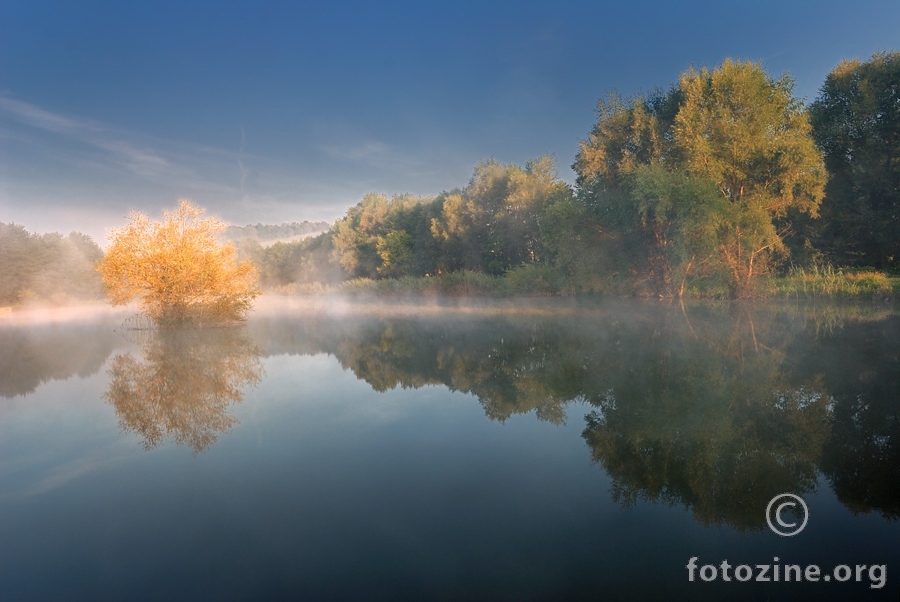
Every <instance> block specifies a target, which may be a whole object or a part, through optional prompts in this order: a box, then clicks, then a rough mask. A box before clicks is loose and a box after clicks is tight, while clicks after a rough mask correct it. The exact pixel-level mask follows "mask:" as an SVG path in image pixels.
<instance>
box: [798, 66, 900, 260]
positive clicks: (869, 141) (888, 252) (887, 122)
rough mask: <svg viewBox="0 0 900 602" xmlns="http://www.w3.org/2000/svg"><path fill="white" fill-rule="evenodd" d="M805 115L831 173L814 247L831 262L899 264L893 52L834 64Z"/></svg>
mask: <svg viewBox="0 0 900 602" xmlns="http://www.w3.org/2000/svg"><path fill="white" fill-rule="evenodd" d="M810 115H811V121H812V126H813V136H814V137H815V140H816V143H817V144H818V145H819V148H820V149H821V150H822V152H823V154H824V155H825V163H826V165H827V167H828V171H829V173H830V175H831V178H830V180H829V182H828V186H827V188H826V195H825V200H824V201H823V203H822V215H823V218H824V219H823V223H822V227H821V229H820V231H819V232H818V233H814V242H815V244H816V246H817V247H819V248H820V249H822V250H823V251H825V252H826V254H828V255H830V256H831V257H833V258H834V259H835V260H836V261H837V262H839V263H844V264H856V265H870V266H875V267H882V268H884V267H896V266H897V265H900V52H880V53H878V54H875V55H873V56H872V58H871V59H870V60H868V61H866V62H861V61H859V60H858V59H855V60H852V61H842V62H841V64H839V65H838V66H837V67H835V68H834V70H833V71H832V72H831V73H830V74H829V75H828V77H827V78H826V79H825V84H824V85H823V86H822V90H821V93H820V94H819V97H818V98H817V99H816V101H815V102H813V103H812V105H811V106H810ZM815 234H817V235H815Z"/></svg>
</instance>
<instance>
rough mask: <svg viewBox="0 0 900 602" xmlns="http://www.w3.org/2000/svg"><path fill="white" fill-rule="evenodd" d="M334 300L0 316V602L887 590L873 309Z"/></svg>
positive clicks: (893, 344)
mask: <svg viewBox="0 0 900 602" xmlns="http://www.w3.org/2000/svg"><path fill="white" fill-rule="evenodd" d="M324 307H325V309H323V307H319V308H310V307H306V306H291V307H289V306H284V307H281V308H279V307H269V308H268V309H264V310H261V311H259V312H257V313H256V314H255V315H254V316H253V317H252V318H251V320H250V321H249V323H248V324H247V325H246V326H243V327H238V328H220V329H207V330H187V331H180V332H172V331H161V332H153V331H128V330H124V329H123V328H121V322H122V317H121V316H115V317H114V316H107V317H102V316H101V317H95V318H91V319H80V320H72V321H65V322H51V323H47V322H40V323H33V324H23V323H15V322H12V321H8V322H7V323H5V324H3V323H0V600H50V599H52V600H182V599H183V600H204V599H208V600H262V599H279V598H282V599H305V600H344V599H360V600H396V599H439V600H459V599H486V600H530V599H540V600H543V599H546V600H563V599H573V600H644V599H646V600H707V599H708V600H716V599H723V598H728V599H733V600H745V599H746V600H766V599H769V600H773V601H774V600H845V599H860V600H865V599H873V600H876V599H885V600H896V599H897V598H898V589H900V547H898V544H900V526H898V524H897V522H896V520H897V518H898V517H900V317H898V315H897V314H896V313H895V312H894V311H893V310H892V309H891V308H890V307H881V306H834V305H805V306H795V305H774V304H756V305H747V306H744V305H697V306H688V307H685V308H682V307H680V306H677V305H674V306H673V305H665V304H663V305H660V304H655V303H654V304H642V303H631V304H605V305H585V304H581V305H578V304H572V303H550V304H541V305H535V304H528V305H518V306H514V305H510V306H504V307H496V306H492V307H482V308H478V309H459V308H425V309H424V310H423V311H414V310H413V309H411V308H408V307H393V308H387V309H374V308H372V307H357V308H354V309H352V310H347V309H343V310H340V311H337V310H335V308H334V307H331V308H330V309H329V307H328V304H325V306H324ZM388 310H389V311H388ZM781 493H793V494H796V495H797V496H800V497H802V499H803V500H805V503H806V504H807V506H808V508H809V514H808V516H809V519H808V524H807V526H806V528H805V529H804V530H803V531H802V532H800V533H799V534H797V535H795V536H793V537H780V536H778V535H776V534H775V533H773V532H772V531H771V530H770V529H769V528H768V526H767V524H766V507H767V505H768V504H769V501H770V500H771V499H772V498H773V497H775V496H776V495H778V494H781ZM788 510H790V509H788ZM782 518H783V519H784V520H785V522H794V521H797V520H802V515H801V516H798V515H794V514H792V513H791V512H789V511H786V512H785V513H784V514H783V515H782ZM692 557H697V558H698V560H697V561H696V564H697V569H696V570H695V573H694V581H693V582H692V581H690V580H689V571H688V569H687V568H686V565H687V564H688V562H689V560H690V559H691V558H692ZM776 557H777V558H778V559H779V560H777V561H775V560H774V558H776ZM722 561H727V562H728V563H729V565H730V566H731V567H735V566H737V565H750V566H751V567H753V576H752V577H751V580H750V581H747V582H738V581H737V580H736V579H735V578H734V574H733V573H734V568H731V569H730V570H731V581H724V580H723V576H722V568H721V563H722ZM759 564H771V565H779V571H780V580H779V581H778V582H772V581H769V582H758V581H756V577H757V575H758V574H759V569H757V568H755V567H756V565H759ZM811 564H815V565H818V566H819V567H820V570H821V574H822V577H824V575H826V574H827V575H828V576H829V577H830V576H831V575H832V571H833V569H834V567H836V566H838V565H848V566H849V567H850V571H851V576H850V578H849V579H848V580H847V581H846V582H843V583H839V582H837V581H836V580H835V579H833V578H832V579H831V581H830V582H825V581H824V580H820V581H818V582H810V581H807V580H806V579H804V581H803V582H801V583H797V582H796V579H794V580H793V581H792V582H790V583H785V582H784V580H783V573H784V571H785V569H784V566H785V565H798V566H800V567H801V569H806V567H807V566H808V565H811ZM703 565H715V566H716V570H717V573H716V577H717V578H716V580H714V581H711V582H705V581H703V580H702V579H701V577H700V570H701V567H703ZM857 565H866V568H865V569H861V570H860V572H859V573H858V575H859V580H857V578H856V576H857V573H856V566H857ZM872 565H875V566H876V567H881V566H884V567H885V568H884V569H881V568H876V569H872V570H870V568H869V567H871V566H872ZM706 571H707V572H706V573H705V574H706V576H710V575H711V569H709V568H707V569H706ZM841 571H842V569H841ZM773 572H774V568H773V569H770V571H769V573H768V574H767V576H769V577H771V576H772V574H773ZM843 575H844V573H843V572H839V576H843ZM820 579H821V578H820ZM873 585H874V586H878V585H880V587H872V586H873Z"/></svg>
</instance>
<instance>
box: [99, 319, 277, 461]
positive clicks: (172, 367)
mask: <svg viewBox="0 0 900 602" xmlns="http://www.w3.org/2000/svg"><path fill="white" fill-rule="evenodd" d="M142 355H143V358H142V359H141V360H138V359H136V358H135V357H134V356H133V355H132V354H131V353H126V354H119V355H116V356H115V357H113V358H112V360H111V362H110V368H109V370H108V375H109V378H110V381H109V386H108V388H107V390H106V393H105V394H104V398H105V399H106V400H107V401H108V402H109V403H110V404H112V405H113V407H114V408H115V411H116V414H117V415H118V417H119V425H120V426H121V428H122V429H123V430H125V431H128V432H133V433H137V434H138V435H140V436H141V438H142V439H143V444H144V447H145V448H146V449H150V448H153V447H156V446H157V445H159V444H160V443H162V442H163V441H165V440H167V439H168V438H169V437H171V438H172V439H174V441H175V443H176V444H178V445H186V446H188V447H190V448H191V449H192V450H193V451H194V453H199V452H202V451H203V450H205V449H206V448H208V447H209V446H210V445H212V444H213V443H215V442H216V441H217V440H218V438H219V434H220V433H225V432H227V431H229V430H230V429H231V427H232V426H234V424H235V423H236V422H237V420H236V419H235V418H234V417H233V416H230V415H229V413H228V409H229V407H230V406H231V405H232V404H237V403H240V402H241V401H242V400H243V398H244V389H245V387H248V386H255V385H257V384H258V383H259V382H260V380H261V379H262V376H263V368H262V363H261V361H260V353H259V349H258V348H257V347H256V345H255V344H254V343H253V342H252V341H251V340H250V339H249V338H248V337H247V336H246V334H245V333H244V332H243V330H242V329H234V328H213V329H188V330H161V331H158V332H150V333H148V334H147V339H146V341H145V342H144V343H143V349H142Z"/></svg>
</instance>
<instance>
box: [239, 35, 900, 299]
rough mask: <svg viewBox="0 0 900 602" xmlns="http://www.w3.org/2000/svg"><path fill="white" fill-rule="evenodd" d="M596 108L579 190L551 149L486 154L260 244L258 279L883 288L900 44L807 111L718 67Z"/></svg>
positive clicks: (763, 80) (779, 86) (755, 74)
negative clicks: (467, 173) (295, 238)
mask: <svg viewBox="0 0 900 602" xmlns="http://www.w3.org/2000/svg"><path fill="white" fill-rule="evenodd" d="M597 114H598V119H597V122H596V124H595V125H594V127H593V129H592V130H591V131H590V132H589V134H588V136H587V138H586V139H584V140H582V141H581V144H580V149H579V152H578V154H577V157H576V160H575V163H574V165H573V168H574V170H575V172H576V175H577V179H576V183H575V185H574V186H569V185H568V184H566V183H565V182H563V181H562V180H561V179H560V178H559V177H558V175H557V172H556V165H555V163H554V159H553V157H550V156H544V157H541V158H538V159H535V160H532V161H529V162H528V163H527V164H526V165H525V166H524V167H519V166H516V165H504V164H501V163H498V162H497V161H494V160H493V159H491V160H488V161H485V162H482V163H480V164H479V165H478V166H477V167H476V168H475V171H474V174H473V175H472V178H471V180H470V181H469V183H468V184H467V185H466V186H465V187H462V188H457V189H454V190H450V191H447V192H442V193H441V194H439V195H437V196H435V197H416V196H412V195H408V194H405V195H395V196H393V197H388V196H386V195H383V194H375V193H371V194H368V195H366V196H365V197H364V198H363V199H362V201H360V203H359V204H357V205H356V206H354V207H351V208H350V209H349V210H348V211H347V213H346V215H345V216H344V217H343V218H341V219H339V220H338V221H337V222H336V223H335V224H334V226H333V227H332V228H331V230H330V231H328V232H325V233H323V234H321V235H319V236H318V237H316V238H312V239H309V240H304V241H301V242H298V243H293V244H276V245H273V246H271V247H269V248H268V249H256V250H254V252H253V253H252V254H251V256H252V258H253V259H254V261H255V262H256V263H257V265H258V266H259V269H260V271H261V274H262V279H263V285H264V286H268V287H273V286H282V287H285V290H316V289H315V288H314V287H310V286H309V285H310V284H312V283H326V284H334V283H337V282H341V281H343V280H350V281H351V282H349V283H345V284H344V285H343V286H342V290H344V291H347V292H352V291H353V290H362V291H372V292H392V291H394V292H416V291H438V292H448V291H449V292H453V291H457V292H463V293H467V292H468V293H471V292H497V291H500V292H507V293H512V294H515V293H544V294H546V293H549V294H577V293H612V294H617V295H646V296H660V297H670V298H671V297H680V296H683V295H691V296H708V297H730V298H739V297H752V296H767V295H773V294H778V293H783V294H788V295H789V294H792V293H805V294H835V295H840V294H843V293H846V294H847V295H849V296H859V295H866V294H868V295H869V296H880V295H885V296H890V295H891V294H892V292H891V279H890V278H889V276H890V275H892V274H893V275H895V274H896V272H897V270H898V267H900V248H898V247H900V53H897V52H891V53H887V52H884V53H879V54H876V55H875V56H873V57H872V58H871V59H870V60H869V61H866V62H862V61H859V60H854V61H844V62H842V63H841V64H840V65H838V66H837V67H836V68H835V69H834V70H833V71H832V72H831V74H829V76H828V78H827V79H826V81H825V83H824V85H823V86H822V88H821V93H820V95H819V97H818V98H817V99H815V101H814V102H812V103H811V104H810V105H809V106H808V107H806V106H804V104H803V103H802V102H801V101H800V100H798V99H797V98H795V97H794V95H793V81H792V80H791V78H790V77H789V76H787V75H784V76H781V77H780V78H773V77H771V76H769V75H768V74H767V73H766V72H765V71H764V70H763V69H762V67H761V66H760V65H758V64H754V63H750V62H737V61H731V60H727V61H725V62H724V63H723V64H722V65H720V66H718V67H716V68H714V69H711V70H710V69H706V68H704V69H700V70H694V69H690V70H688V71H686V72H685V73H683V74H682V75H681V76H680V77H679V79H678V81H677V82H675V83H673V84H672V85H671V86H669V87H668V88H667V89H657V90H655V91H653V92H651V93H649V94H646V95H641V96H636V97H634V98H630V99H623V98H621V97H620V96H618V95H616V94H614V93H612V94H610V95H608V96H607V97H606V98H604V99H602V100H601V101H600V102H599V103H598V107H597ZM875 270H880V271H875ZM773 276H780V277H781V278H780V280H779V278H772V277H773ZM423 278H425V279H431V280H432V282H431V283H429V282H423V281H422V280H421V279H423ZM385 281H390V282H385ZM817 287H818V288H817Z"/></svg>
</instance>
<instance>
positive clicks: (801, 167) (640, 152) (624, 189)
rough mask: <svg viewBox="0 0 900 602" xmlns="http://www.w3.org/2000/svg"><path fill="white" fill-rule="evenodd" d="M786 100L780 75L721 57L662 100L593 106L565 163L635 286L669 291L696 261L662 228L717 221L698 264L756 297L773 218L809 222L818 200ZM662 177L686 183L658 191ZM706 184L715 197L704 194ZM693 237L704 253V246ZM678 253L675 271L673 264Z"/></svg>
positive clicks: (793, 107) (816, 170)
mask: <svg viewBox="0 0 900 602" xmlns="http://www.w3.org/2000/svg"><path fill="white" fill-rule="evenodd" d="M792 91H793V82H792V81H791V79H790V78H789V77H787V76H783V77H781V78H780V79H774V78H771V77H769V76H768V75H767V74H766V73H765V71H764V70H763V69H762V67H760V66H759V65H757V64H754V63H749V62H736V61H731V60H726V61H725V62H724V63H723V64H722V65H720V66H719V67H717V68H715V69H713V70H709V69H706V68H704V69H701V70H699V71H697V70H694V69H690V70H688V71H687V72H685V73H684V74H682V76H681V77H680V79H679V81H678V84H677V86H675V87H673V88H672V89H670V90H669V91H668V92H666V93H661V92H657V93H655V94H653V95H651V96H649V97H647V98H641V97H639V98H637V99H634V100H632V101H631V102H629V103H626V102H623V101H621V99H619V98H618V97H616V96H611V97H610V99H609V100H607V101H605V102H601V103H600V104H599V108H598V122H597V125H596V126H595V127H594V129H593V130H592V132H591V134H590V136H589V138H588V139H587V140H585V141H584V142H583V143H582V146H581V150H580V152H579V154H578V157H577V159H576V162H575V165H574V166H573V167H574V169H575V170H576V171H577V172H578V185H579V191H578V199H579V200H580V201H581V202H582V203H583V204H584V205H585V206H586V207H587V208H588V209H589V210H590V212H591V214H592V215H593V218H594V219H595V220H596V223H597V227H598V229H599V230H601V231H605V232H606V233H607V236H606V239H607V240H608V241H610V243H611V245H612V249H613V250H612V254H613V255H615V256H617V257H620V258H621V260H622V261H621V264H622V265H623V267H625V268H626V269H627V270H628V271H629V272H630V273H631V274H630V277H631V278H632V280H633V281H634V282H635V283H641V282H643V281H650V282H652V290H653V291H654V292H661V291H668V294H672V292H673V286H672V283H673V279H672V274H673V273H674V272H681V273H682V274H689V273H690V272H691V271H692V269H694V268H693V267H692V266H694V265H695V264H694V263H692V261H693V262H696V261H697V259H698V258H697V257H696V252H688V253H684V252H683V251H684V250H685V248H684V247H683V246H682V252H678V253H674V254H673V253H672V250H671V247H670V243H671V242H673V241H672V239H670V238H669V237H668V236H667V235H666V231H668V230H670V228H671V227H673V226H674V227H675V228H676V229H678V228H683V227H688V228H697V227H701V226H706V225H708V224H710V223H715V225H716V228H715V232H713V233H710V232H707V234H711V235H712V236H713V239H714V240H715V243H716V244H715V245H714V247H715V250H716V252H715V254H714V257H709V258H705V259H704V261H706V263H707V264H708V265H709V266H712V264H713V263H714V261H713V260H715V262H718V263H719V264H720V265H721V266H723V267H724V268H725V271H726V272H727V273H728V274H729V276H728V281H729V282H728V284H729V288H730V291H731V295H732V296H735V297H741V296H746V295H749V294H752V290H753V287H752V283H753V279H754V277H755V276H757V275H759V274H762V273H765V271H766V270H767V268H768V265H769V261H770V259H771V257H772V255H773V253H775V252H776V251H780V250H783V249H784V245H783V241H782V235H783V232H781V231H779V229H778V228H777V226H776V221H777V220H778V219H780V218H783V217H784V216H785V215H786V214H787V211H788V210H789V209H795V210H798V211H800V212H804V213H807V214H810V215H815V214H816V210H817V208H818V205H819V202H820V201H821V198H822V194H823V187H824V183H825V171H824V166H823V163H822V157H821V154H820V153H819V152H818V151H817V150H816V147H815V144H814V143H813V140H812V138H811V136H810V125H809V121H808V117H807V114H806V113H805V111H804V109H803V106H802V103H801V102H800V101H798V100H796V99H794V97H793V96H792ZM648 169H649V170H650V171H648ZM658 170H664V171H666V172H669V173H671V174H676V173H681V174H682V175H683V176H685V177H687V178H689V180H684V179H678V178H674V179H669V180H668V183H666V182H664V180H665V178H662V179H661V177H662V176H661V174H662V172H661V171H658ZM707 183H708V185H707ZM709 186H712V187H714V188H715V189H716V190H717V191H718V195H719V199H718V200H717V199H714V198H712V197H711V196H710V195H708V194H706V193H701V191H703V190H708V189H709ZM679 189H680V190H679ZM698 195H699V196H698ZM701 199H703V200H701ZM704 203H705V204H707V205H709V206H708V207H705V208H704V207H703V204H704ZM701 216H705V217H702V218H701ZM697 220H700V221H697ZM710 220H712V221H710ZM677 224H680V225H677ZM690 238H692V239H693V240H694V243H700V242H701V241H702V243H703V244H702V245H701V246H703V247H705V248H708V247H709V242H710V240H712V239H711V238H710V237H709V236H703V237H699V238H698V237H696V236H692V237H690ZM687 240H688V239H687V238H682V241H684V242H686V241H687ZM676 246H678V245H676ZM601 252H602V251H601ZM608 252H609V251H608ZM677 256H680V257H681V260H680V261H681V262H682V265H675V264H673V263H672V261H673V260H674V259H675V258H676V257H677ZM707 259H708V261H707ZM682 282H683V280H682ZM677 290H682V288H681V286H680V285H679V286H678V287H677Z"/></svg>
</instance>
